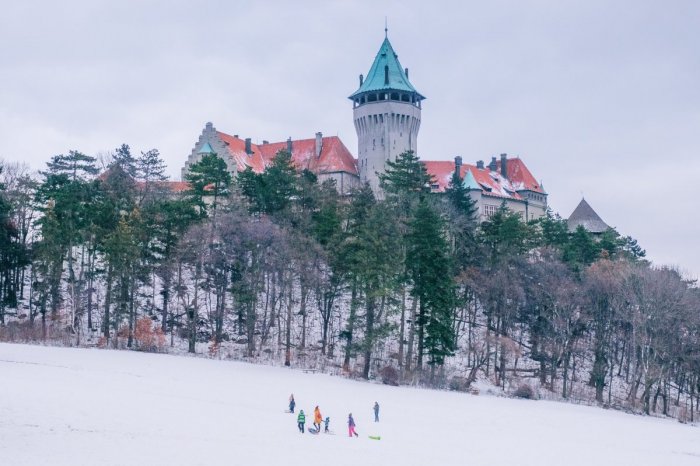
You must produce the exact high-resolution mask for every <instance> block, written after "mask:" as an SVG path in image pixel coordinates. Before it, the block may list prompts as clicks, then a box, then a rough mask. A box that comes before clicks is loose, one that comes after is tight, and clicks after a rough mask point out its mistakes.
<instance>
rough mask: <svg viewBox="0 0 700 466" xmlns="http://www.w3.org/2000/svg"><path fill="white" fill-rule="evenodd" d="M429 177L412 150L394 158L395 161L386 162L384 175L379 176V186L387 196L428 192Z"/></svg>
mask: <svg viewBox="0 0 700 466" xmlns="http://www.w3.org/2000/svg"><path fill="white" fill-rule="evenodd" d="M430 183H431V175H430V174H428V171H427V170H426V169H425V165H424V164H423V163H422V162H421V161H420V159H419V158H418V156H417V155H416V154H415V152H413V151H412V150H409V151H406V152H402V153H401V154H399V155H398V156H396V161H394V162H392V161H391V160H387V162H386V168H385V170H384V173H381V174H380V175H379V184H380V186H381V188H382V189H383V190H384V191H385V192H386V193H387V194H388V195H401V194H406V193H415V194H418V193H426V192H430Z"/></svg>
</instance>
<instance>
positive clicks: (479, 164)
mask: <svg viewBox="0 0 700 466" xmlns="http://www.w3.org/2000/svg"><path fill="white" fill-rule="evenodd" d="M476 168H478V169H479V170H483V169H484V161H483V160H477V161H476Z"/></svg>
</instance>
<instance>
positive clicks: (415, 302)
mask: <svg viewBox="0 0 700 466" xmlns="http://www.w3.org/2000/svg"><path fill="white" fill-rule="evenodd" d="M417 307H418V299H417V298H415V297H414V298H413V303H412V304H411V326H410V327H409V329H408V344H407V348H406V372H407V373H410V372H411V364H412V363H413V340H414V338H415V334H416V310H417Z"/></svg>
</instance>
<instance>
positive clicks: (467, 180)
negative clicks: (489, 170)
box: [462, 170, 482, 191]
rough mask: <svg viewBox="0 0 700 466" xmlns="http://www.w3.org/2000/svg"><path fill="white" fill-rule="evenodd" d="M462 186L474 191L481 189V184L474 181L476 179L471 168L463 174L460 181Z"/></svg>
mask: <svg viewBox="0 0 700 466" xmlns="http://www.w3.org/2000/svg"><path fill="white" fill-rule="evenodd" d="M462 186H464V187H465V188H467V189H468V190H470V191H471V190H474V191H481V189H482V188H481V185H479V183H477V182H476V179H475V178H474V175H472V171H471V170H467V173H466V174H465V175H464V181H463V182H462Z"/></svg>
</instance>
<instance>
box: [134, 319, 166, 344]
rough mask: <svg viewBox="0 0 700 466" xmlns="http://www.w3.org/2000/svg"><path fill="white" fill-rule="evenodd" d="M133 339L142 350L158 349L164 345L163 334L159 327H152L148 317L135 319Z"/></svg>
mask: <svg viewBox="0 0 700 466" xmlns="http://www.w3.org/2000/svg"><path fill="white" fill-rule="evenodd" d="M134 339H136V342H137V343H138V347H139V349H140V350H142V351H152V352H155V351H159V350H160V349H162V348H163V347H164V346H165V335H163V331H162V330H161V329H160V327H158V328H156V329H154V328H153V321H152V320H151V319H150V318H148V317H142V318H140V319H139V320H137V321H136V328H135V329H134Z"/></svg>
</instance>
